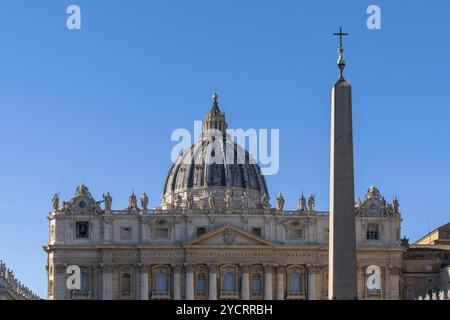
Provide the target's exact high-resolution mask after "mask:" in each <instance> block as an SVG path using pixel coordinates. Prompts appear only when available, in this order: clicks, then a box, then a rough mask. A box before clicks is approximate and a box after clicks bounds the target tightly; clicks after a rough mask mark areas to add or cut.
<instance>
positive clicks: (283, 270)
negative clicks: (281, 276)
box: [275, 264, 287, 273]
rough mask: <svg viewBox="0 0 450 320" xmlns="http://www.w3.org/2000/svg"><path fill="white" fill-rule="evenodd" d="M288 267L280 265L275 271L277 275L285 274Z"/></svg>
mask: <svg viewBox="0 0 450 320" xmlns="http://www.w3.org/2000/svg"><path fill="white" fill-rule="evenodd" d="M286 267H287V265H285V264H279V265H277V266H276V267H275V270H276V271H277V273H284V272H286Z"/></svg>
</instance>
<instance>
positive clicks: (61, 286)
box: [53, 264, 67, 300]
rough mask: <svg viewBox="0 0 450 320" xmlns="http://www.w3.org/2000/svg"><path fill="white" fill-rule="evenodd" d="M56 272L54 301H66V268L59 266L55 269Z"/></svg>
mask: <svg viewBox="0 0 450 320" xmlns="http://www.w3.org/2000/svg"><path fill="white" fill-rule="evenodd" d="M54 272H55V283H54V286H55V289H54V290H53V297H54V298H53V299H54V300H65V297H66V288H67V286H66V266H64V265H63V264H57V265H55V268H54Z"/></svg>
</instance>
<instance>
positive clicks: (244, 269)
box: [240, 264, 250, 300]
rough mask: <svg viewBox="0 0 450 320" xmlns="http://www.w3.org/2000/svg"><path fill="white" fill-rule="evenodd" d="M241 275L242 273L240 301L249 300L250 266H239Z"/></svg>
mask: <svg viewBox="0 0 450 320" xmlns="http://www.w3.org/2000/svg"><path fill="white" fill-rule="evenodd" d="M240 267H241V273H242V284H241V287H242V294H241V298H242V300H250V274H249V269H250V266H249V265H247V264H241V265H240Z"/></svg>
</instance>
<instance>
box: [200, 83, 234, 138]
mask: <svg viewBox="0 0 450 320" xmlns="http://www.w3.org/2000/svg"><path fill="white" fill-rule="evenodd" d="M212 99H213V105H212V107H211V111H210V112H208V113H207V114H206V117H205V121H203V131H204V132H207V131H212V130H219V131H221V132H222V134H223V135H226V131H227V128H228V124H227V122H226V121H225V113H224V112H221V111H220V108H219V96H218V95H217V92H216V91H214V94H213V96H212Z"/></svg>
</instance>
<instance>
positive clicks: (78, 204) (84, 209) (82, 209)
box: [74, 196, 91, 214]
mask: <svg viewBox="0 0 450 320" xmlns="http://www.w3.org/2000/svg"><path fill="white" fill-rule="evenodd" d="M74 207H75V210H76V211H77V212H78V213H81V214H85V213H88V211H89V209H90V208H91V201H90V200H89V199H87V198H86V197H83V196H81V197H78V198H76V199H75V201H74Z"/></svg>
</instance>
